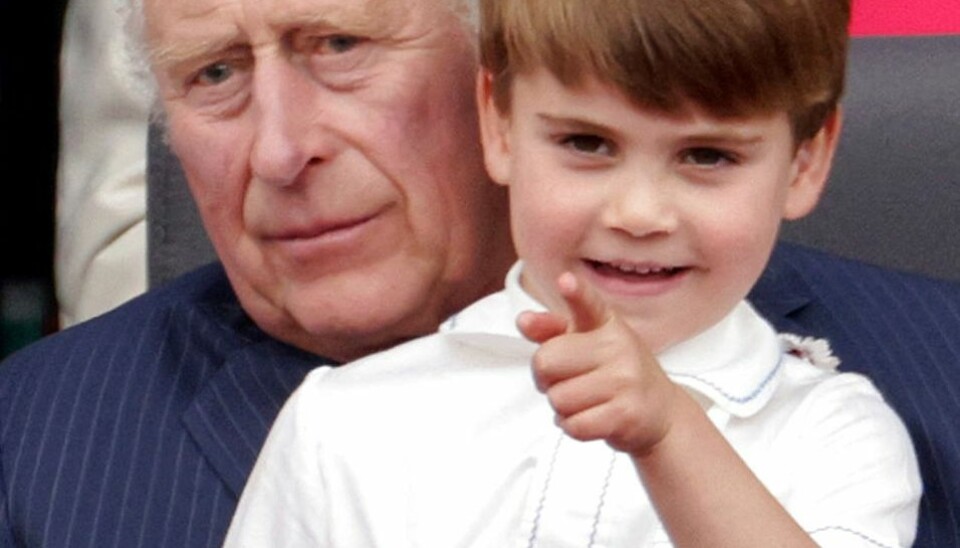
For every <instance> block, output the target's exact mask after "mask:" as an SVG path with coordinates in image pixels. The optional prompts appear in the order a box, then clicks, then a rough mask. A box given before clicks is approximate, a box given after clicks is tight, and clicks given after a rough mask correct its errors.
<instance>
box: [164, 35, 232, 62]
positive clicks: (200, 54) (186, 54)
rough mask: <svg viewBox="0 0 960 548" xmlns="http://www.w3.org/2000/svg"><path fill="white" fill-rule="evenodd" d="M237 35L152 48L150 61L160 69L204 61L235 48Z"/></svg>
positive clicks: (181, 41) (184, 41) (211, 37)
mask: <svg viewBox="0 0 960 548" xmlns="http://www.w3.org/2000/svg"><path fill="white" fill-rule="evenodd" d="M238 44H239V38H238V37H237V36H235V35H226V34H225V35H220V36H204V37H203V38H200V39H196V40H178V41H175V42H173V43H171V44H168V45H165V46H157V47H154V48H151V49H150V51H149V53H150V59H151V60H152V61H153V63H154V64H155V65H156V66H158V67H169V66H176V65H179V64H181V63H184V62H187V61H191V60H194V59H202V58H204V57H209V56H212V55H214V54H216V53H218V52H223V51H227V50H229V49H232V48H235V47H236V46H237V45H238Z"/></svg>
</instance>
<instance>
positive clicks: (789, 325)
mask: <svg viewBox="0 0 960 548" xmlns="http://www.w3.org/2000/svg"><path fill="white" fill-rule="evenodd" d="M790 251H791V250H790V248H789V247H787V246H785V245H784V244H780V245H778V246H777V248H776V249H775V250H774V253H773V256H772V257H771V258H770V263H769V264H768V265H767V268H766V269H765V270H764V272H763V274H762V275H761V276H760V279H759V280H758V281H757V284H756V285H755V286H754V287H753V290H751V291H750V294H749V295H748V296H747V300H748V301H750V303H751V304H752V305H753V306H754V308H756V309H757V311H758V312H760V315H761V316H763V317H764V318H766V320H767V321H769V322H770V323H772V324H773V325H774V327H776V328H777V330H778V331H781V332H784V331H786V332H793V331H797V330H799V331H802V328H801V326H800V324H798V323H797V322H796V321H795V320H794V319H793V317H795V316H796V315H797V314H799V313H800V312H801V311H802V310H803V309H805V308H806V307H808V306H810V304H811V303H813V301H814V296H813V288H811V287H810V284H809V283H808V282H807V281H806V280H805V279H804V277H803V276H801V275H800V272H798V270H797V267H796V265H795V264H794V263H793V262H792V261H791V260H790Z"/></svg>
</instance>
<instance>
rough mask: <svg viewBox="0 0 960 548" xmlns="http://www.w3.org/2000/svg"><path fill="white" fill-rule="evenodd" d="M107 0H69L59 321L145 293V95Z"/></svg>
mask: <svg viewBox="0 0 960 548" xmlns="http://www.w3.org/2000/svg"><path fill="white" fill-rule="evenodd" d="M122 28H123V23H122V21H120V16H119V15H118V14H117V12H116V10H115V8H114V4H113V2H112V0H82V1H81V0H72V1H71V2H70V3H69V5H68V8H67V13H66V16H65V20H64V36H63V49H62V53H61V59H60V63H61V65H60V69H61V73H60V82H61V94H60V120H61V127H60V131H61V133H60V135H61V138H60V164H59V173H58V176H57V178H58V181H57V205H56V224H57V228H56V256H55V273H56V284H57V299H58V301H59V304H60V310H61V322H62V323H63V325H64V326H66V325H70V324H73V323H76V322H78V321H81V320H84V319H87V318H90V317H92V316H95V315H98V314H100V313H101V312H104V311H106V310H109V309H111V308H113V307H114V306H116V305H118V304H120V303H122V302H124V301H126V300H128V299H130V298H131V297H134V296H136V295H138V294H140V293H142V292H143V291H144V290H145V289H146V286H147V270H146V261H147V256H146V180H145V177H146V139H147V122H148V119H149V107H150V105H149V99H148V96H147V94H144V93H142V92H141V91H138V90H136V89H134V87H132V86H131V85H130V79H129V78H130V77H129V76H127V73H126V66H125V63H124V61H123V59H124V48H123V36H122Z"/></svg>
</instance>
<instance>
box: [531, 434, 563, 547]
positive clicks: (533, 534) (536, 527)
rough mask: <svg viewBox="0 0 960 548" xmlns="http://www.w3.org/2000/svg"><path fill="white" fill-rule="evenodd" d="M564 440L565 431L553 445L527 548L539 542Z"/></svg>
mask: <svg viewBox="0 0 960 548" xmlns="http://www.w3.org/2000/svg"><path fill="white" fill-rule="evenodd" d="M562 441H563V433H562V432H561V433H560V435H559V436H557V443H556V444H555V445H554V446H553V456H552V457H550V467H549V468H547V479H546V481H545V482H544V484H543V491H542V492H541V493H540V501H539V502H537V512H536V514H534V516H533V527H531V528H530V539H529V541H528V542H527V548H533V547H534V546H536V544H537V535H538V534H539V529H540V517H541V515H542V514H543V506H544V505H545V504H546V503H547V490H549V489H550V480H551V479H552V478H553V466H554V464H556V463H557V455H558V454H559V453H560V443H561V442H562Z"/></svg>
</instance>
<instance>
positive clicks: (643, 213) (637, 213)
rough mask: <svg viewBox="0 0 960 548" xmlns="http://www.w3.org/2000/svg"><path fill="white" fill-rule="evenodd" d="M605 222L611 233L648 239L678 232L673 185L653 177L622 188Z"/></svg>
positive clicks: (615, 194) (606, 212)
mask: <svg viewBox="0 0 960 548" xmlns="http://www.w3.org/2000/svg"><path fill="white" fill-rule="evenodd" d="M602 221H603V223H604V226H606V227H607V228H609V229H611V230H615V231H618V232H622V233H624V234H627V235H628V236H630V237H633V238H644V237H650V236H655V235H664V234H670V233H672V232H674V231H675V230H676V229H677V226H678V224H679V217H678V215H677V208H676V204H675V203H674V197H673V196H672V192H671V190H670V188H669V183H668V182H667V181H665V180H658V179H655V178H650V179H643V180H636V179H634V180H631V181H624V182H623V184H621V185H619V189H618V190H617V191H616V192H613V193H611V197H610V200H609V201H608V203H607V204H606V207H605V209H604V212H603V215H602Z"/></svg>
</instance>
